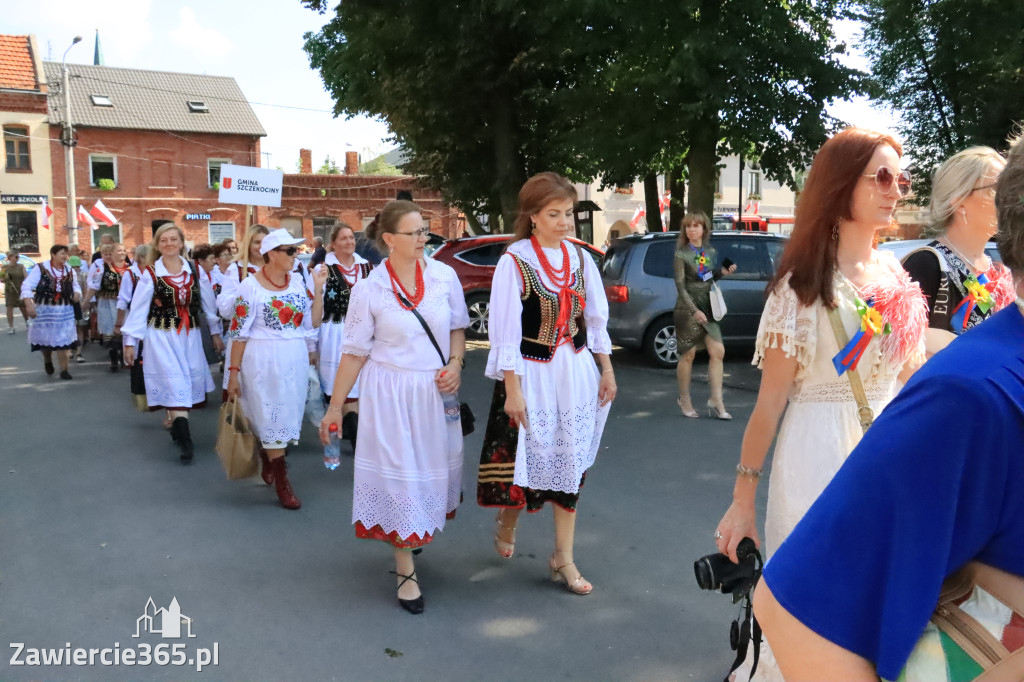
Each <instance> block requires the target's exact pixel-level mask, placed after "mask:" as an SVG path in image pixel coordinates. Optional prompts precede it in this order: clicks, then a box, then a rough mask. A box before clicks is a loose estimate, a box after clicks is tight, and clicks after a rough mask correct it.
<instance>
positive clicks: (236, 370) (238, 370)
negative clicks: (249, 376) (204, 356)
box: [228, 367, 242, 372]
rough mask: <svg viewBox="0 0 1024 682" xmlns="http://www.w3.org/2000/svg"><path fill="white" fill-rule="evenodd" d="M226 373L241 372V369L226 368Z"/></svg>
mask: <svg viewBox="0 0 1024 682" xmlns="http://www.w3.org/2000/svg"><path fill="white" fill-rule="evenodd" d="M228 371H229V372H241V371H242V368H241V367H228Z"/></svg>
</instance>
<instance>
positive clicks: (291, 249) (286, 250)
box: [272, 246, 298, 256]
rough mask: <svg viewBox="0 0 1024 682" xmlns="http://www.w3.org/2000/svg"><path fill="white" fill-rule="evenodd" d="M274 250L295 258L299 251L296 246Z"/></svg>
mask: <svg viewBox="0 0 1024 682" xmlns="http://www.w3.org/2000/svg"><path fill="white" fill-rule="evenodd" d="M272 250H273V251H277V252H278V253H283V254H284V255H286V256H294V255H295V254H296V252H297V251H298V249H297V248H295V247H294V246H278V247H277V248H275V249H272Z"/></svg>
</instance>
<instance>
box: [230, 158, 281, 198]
mask: <svg viewBox="0 0 1024 682" xmlns="http://www.w3.org/2000/svg"><path fill="white" fill-rule="evenodd" d="M283 185H284V172H283V171H279V170H267V169H265V168H254V167H252V166H235V165H232V164H224V165H222V166H221V167H220V194H219V195H218V197H217V198H218V200H219V201H220V203H222V204H243V205H245V206H272V207H275V208H277V207H280V206H281V187H282V186H283Z"/></svg>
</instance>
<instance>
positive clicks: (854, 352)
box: [832, 298, 892, 376]
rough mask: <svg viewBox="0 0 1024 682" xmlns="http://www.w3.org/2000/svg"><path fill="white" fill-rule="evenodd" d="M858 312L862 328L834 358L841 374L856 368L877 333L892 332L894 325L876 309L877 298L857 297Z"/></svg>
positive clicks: (837, 370) (834, 363) (834, 362)
mask: <svg viewBox="0 0 1024 682" xmlns="http://www.w3.org/2000/svg"><path fill="white" fill-rule="evenodd" d="M857 313H858V314H859V315H860V329H859V330H858V331H857V333H856V334H854V335H853V338H852V339H850V342H849V343H847V344H846V345H845V346H843V348H842V350H840V351H839V352H838V353H836V355H835V357H834V358H832V364H833V365H835V368H836V372H838V373H839V376H842V375H843V372H845V371H846V370H856V369H857V363H858V362H860V359H861V356H863V355H864V350H865V349H866V348H867V347H868V344H869V343H871V339H872V338H874V336H875V335H876V334H891V333H892V327H891V326H890V325H889V323H888V322H886V321H885V320H883V319H882V313H881V312H879V311H878V310H876V309H875V300H874V299H872V298H869V299H868V300H867V301H862V300H860V299H859V298H858V299H857Z"/></svg>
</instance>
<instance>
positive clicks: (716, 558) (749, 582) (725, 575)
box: [693, 538, 764, 602]
mask: <svg viewBox="0 0 1024 682" xmlns="http://www.w3.org/2000/svg"><path fill="white" fill-rule="evenodd" d="M736 558H737V559H739V563H735V564H734V563H733V562H732V561H731V560H730V559H729V557H728V555H726V554H708V555H707V556H702V557H701V558H700V559H697V560H696V561H694V562H693V572H694V575H696V577H697V585H698V586H699V587H700V588H701V589H702V590H718V591H719V592H721V593H722V594H731V595H733V601H734V602H737V601H739V600H740V599H742V598H743V597H744V596H746V595H748V594H750V590H751V589H752V588H753V587H754V584H755V583H757V580H758V578H760V577H761V568H762V567H763V566H764V562H763V561H762V560H761V553H760V552H758V551H757V546H756V545H754V541H753V540H751V539H750V538H743V540H741V541H740V544H739V546H738V547H737V548H736Z"/></svg>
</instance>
